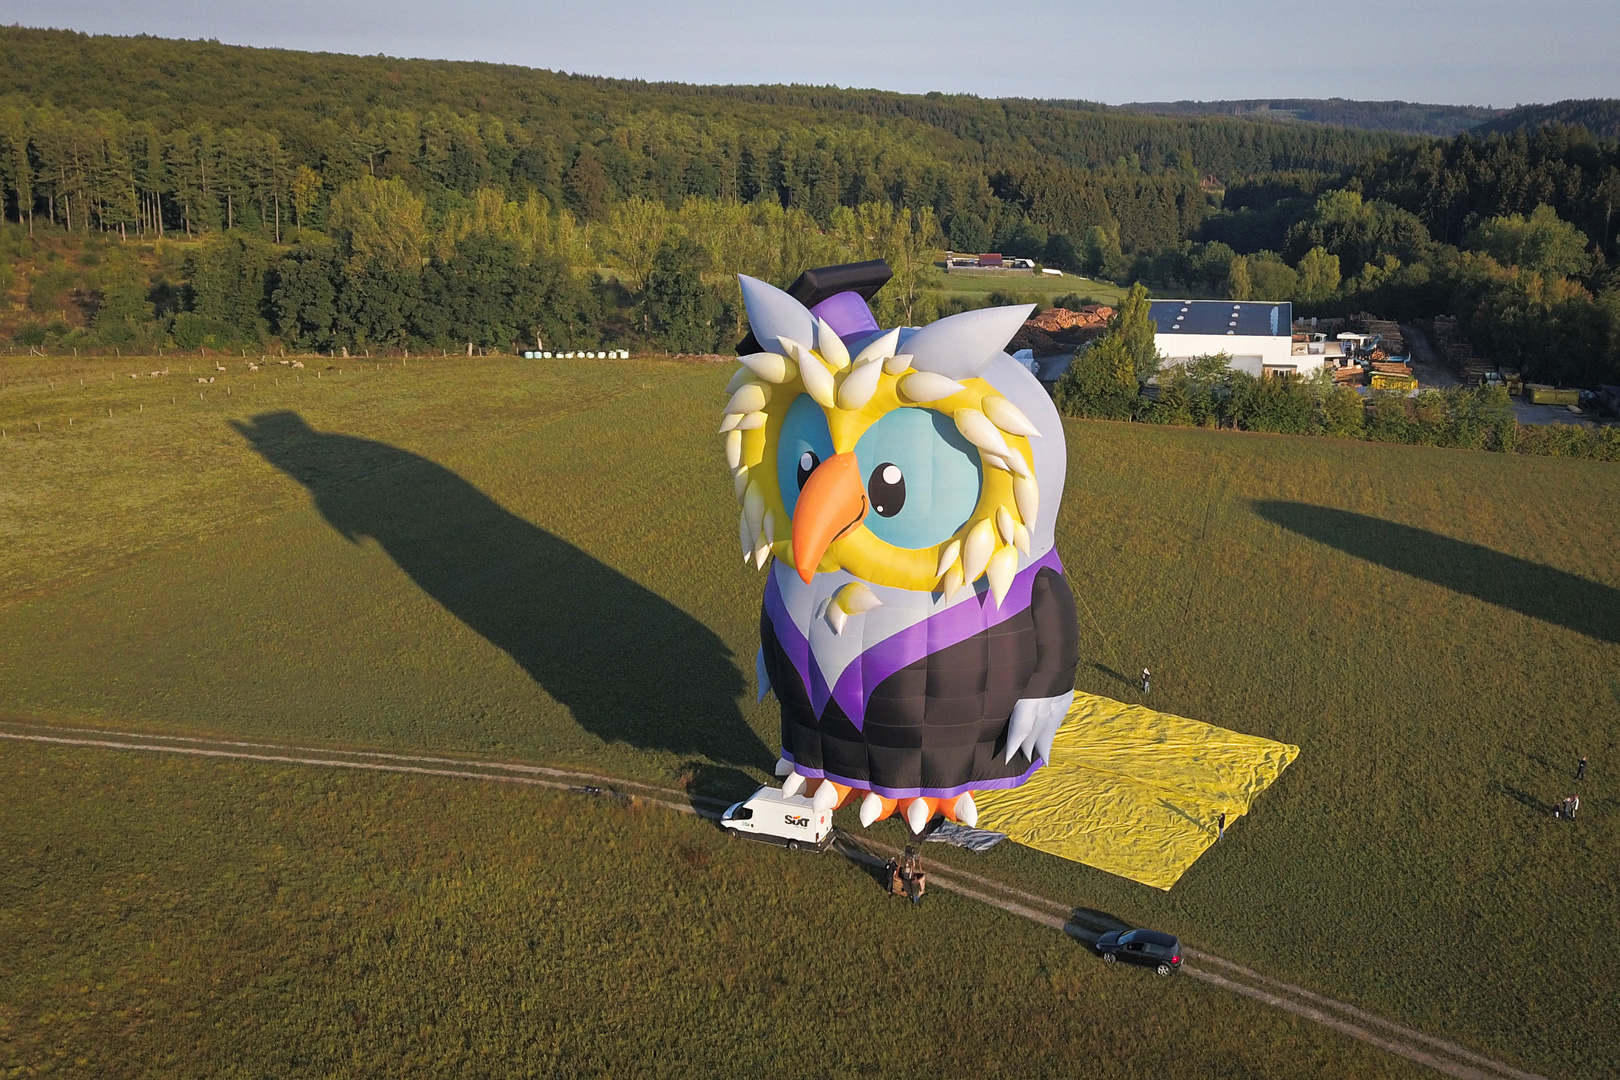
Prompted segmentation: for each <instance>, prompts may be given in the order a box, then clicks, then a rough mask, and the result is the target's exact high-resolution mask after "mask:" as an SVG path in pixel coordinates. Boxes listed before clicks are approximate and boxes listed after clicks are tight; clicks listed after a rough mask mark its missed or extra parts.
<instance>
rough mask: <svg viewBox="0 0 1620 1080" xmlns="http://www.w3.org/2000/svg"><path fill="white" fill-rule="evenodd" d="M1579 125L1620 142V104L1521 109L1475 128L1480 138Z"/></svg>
mask: <svg viewBox="0 0 1620 1080" xmlns="http://www.w3.org/2000/svg"><path fill="white" fill-rule="evenodd" d="M1577 124H1578V125H1580V126H1581V127H1584V128H1585V129H1586V130H1587V131H1589V132H1591V133H1592V134H1593V135H1595V136H1597V137H1598V138H1600V139H1620V100H1617V99H1615V98H1586V99H1580V100H1573V99H1572V100H1569V101H1558V102H1554V103H1553V104H1551V105H1520V106H1519V107H1518V108H1515V109H1509V110H1508V111H1507V112H1505V113H1503V114H1502V115H1501V116H1497V117H1493V118H1491V119H1490V120H1487V121H1485V122H1484V123H1483V124H1480V125H1478V126H1477V127H1475V128H1474V131H1475V132H1476V133H1478V134H1480V135H1495V134H1503V135H1505V134H1507V133H1509V132H1513V131H1519V130H1521V129H1523V128H1539V127H1547V126H1549V125H1565V126H1574V125H1577Z"/></svg>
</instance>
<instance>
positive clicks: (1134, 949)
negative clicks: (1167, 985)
mask: <svg viewBox="0 0 1620 1080" xmlns="http://www.w3.org/2000/svg"><path fill="white" fill-rule="evenodd" d="M1097 952H1098V953H1100V954H1101V955H1102V958H1103V963H1105V964H1112V963H1114V962H1116V961H1120V962H1123V963H1127V964H1141V965H1142V966H1143V967H1150V968H1153V969H1154V970H1155V971H1157V972H1158V973H1159V974H1160V975H1173V974H1175V972H1176V970H1177V969H1178V968H1180V967H1181V942H1179V941H1177V940H1176V939H1175V937H1174V936H1173V935H1171V934H1164V933H1160V932H1159V931H1157V930H1110V931H1108V933H1106V934H1104V935H1103V936H1102V937H1100V938H1098V939H1097Z"/></svg>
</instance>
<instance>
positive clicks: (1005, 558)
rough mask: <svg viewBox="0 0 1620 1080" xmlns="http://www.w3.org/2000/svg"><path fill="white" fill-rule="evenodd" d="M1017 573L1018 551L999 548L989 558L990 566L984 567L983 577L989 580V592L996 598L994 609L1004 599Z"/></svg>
mask: <svg viewBox="0 0 1620 1080" xmlns="http://www.w3.org/2000/svg"><path fill="white" fill-rule="evenodd" d="M1017 573H1018V549H1017V548H1014V547H1012V546H1011V545H1008V546H1007V547H1004V548H1000V549H998V550H997V551H996V553H995V554H994V555H992V556H990V565H989V566H987V567H985V570H984V576H985V577H987V578H989V579H990V591H991V592H992V593H994V594H995V596H996V607H1000V606H1001V601H1002V600H1003V599H1005V598H1006V596H1007V590H1008V589H1010V588H1012V582H1013V577H1014V576H1015V575H1017Z"/></svg>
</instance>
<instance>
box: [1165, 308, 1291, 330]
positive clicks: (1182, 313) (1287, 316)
mask: <svg viewBox="0 0 1620 1080" xmlns="http://www.w3.org/2000/svg"><path fill="white" fill-rule="evenodd" d="M1148 317H1149V318H1150V319H1152V320H1153V322H1154V325H1155V326H1157V327H1158V332H1159V333H1161V334H1218V335H1228V334H1230V335H1232V336H1234V337H1287V336H1288V335H1289V334H1291V333H1293V327H1294V305H1293V304H1274V303H1270V302H1261V301H1255V300H1151V301H1149V302H1148Z"/></svg>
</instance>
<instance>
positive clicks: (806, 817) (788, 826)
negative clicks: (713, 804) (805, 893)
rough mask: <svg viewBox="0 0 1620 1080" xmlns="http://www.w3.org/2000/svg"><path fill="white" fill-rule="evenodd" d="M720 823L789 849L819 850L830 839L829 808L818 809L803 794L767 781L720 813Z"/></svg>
mask: <svg viewBox="0 0 1620 1080" xmlns="http://www.w3.org/2000/svg"><path fill="white" fill-rule="evenodd" d="M720 824H721V825H722V826H723V827H725V828H727V829H730V830H731V831H732V832H734V833H737V834H738V835H740V836H748V837H752V838H753V839H755V840H763V841H765V842H766V843H768V844H782V845H785V846H786V847H787V849H788V850H789V851H798V850H799V849H800V848H814V849H815V850H816V851H821V850H823V849H825V848H826V846H827V842H828V841H829V840H830V839H831V838H832V811H831V810H817V809H816V808H815V807H814V806H812V805H810V800H809V798H807V797H806V796H803V795H784V794H782V790H781V789H780V788H774V787H771V786H770V785H769V784H767V785H765V786H764V787H762V788H760V789H759V790H758V791H756V792H754V793H753V794H752V795H750V796H749V797H748V798H746V799H744V800H743V801H742V802H740V803H733V804H732V805H731V806H730V807H728V808H727V809H726V812H725V813H724V814H721V815H720Z"/></svg>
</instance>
